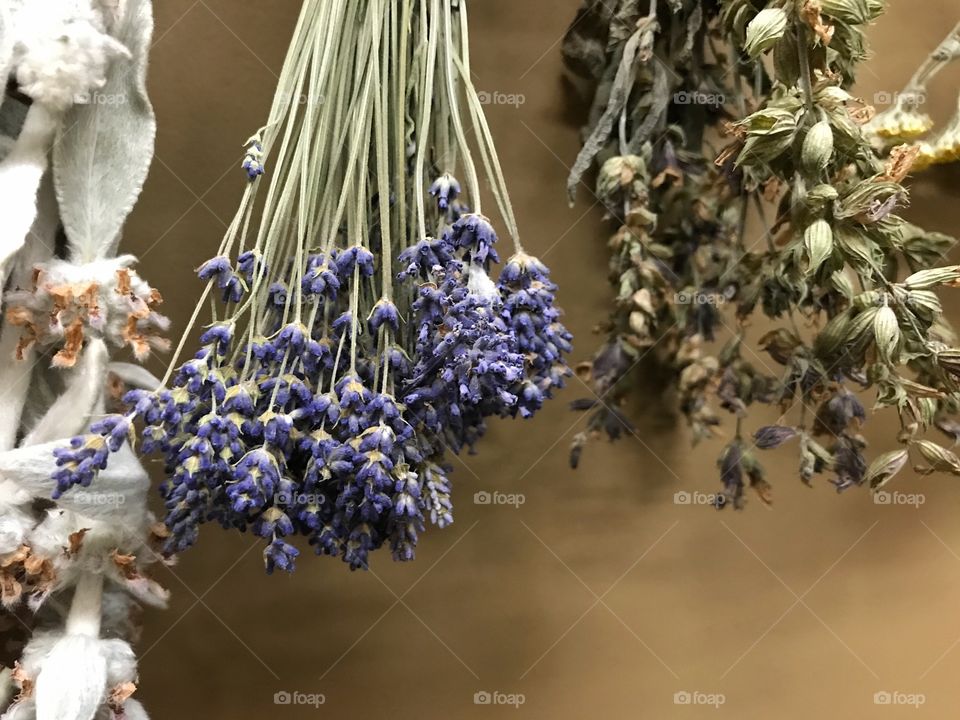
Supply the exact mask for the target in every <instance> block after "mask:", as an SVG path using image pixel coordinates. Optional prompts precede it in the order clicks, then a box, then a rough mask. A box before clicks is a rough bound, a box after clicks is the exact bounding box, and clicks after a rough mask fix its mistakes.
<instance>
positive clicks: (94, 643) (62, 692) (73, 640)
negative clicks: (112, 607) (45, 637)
mask: <svg viewBox="0 0 960 720" xmlns="http://www.w3.org/2000/svg"><path fill="white" fill-rule="evenodd" d="M100 644H101V641H100V640H98V639H97V638H92V637H86V636H83V635H66V636H64V637H62V638H60V640H58V641H57V643H56V644H55V645H54V646H53V648H52V649H51V650H50V652H49V654H48V655H47V656H46V657H45V658H43V660H42V661H41V663H40V674H39V675H38V676H37V681H36V687H35V689H34V693H35V697H36V704H37V720H93V717H94V716H95V715H96V713H97V710H98V709H99V707H100V705H101V704H102V703H103V702H104V700H105V697H106V687H107V661H106V659H105V658H104V656H103V654H102V653H101V648H100Z"/></svg>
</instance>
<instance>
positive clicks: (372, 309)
mask: <svg viewBox="0 0 960 720" xmlns="http://www.w3.org/2000/svg"><path fill="white" fill-rule="evenodd" d="M470 77H471V76H470V55H469V40H468V22H467V3H465V2H462V1H458V0H389V1H388V0H361V1H359V2H354V1H351V2H345V1H344V0H308V1H307V2H304V4H303V9H302V12H301V15H300V18H299V21H298V24H297V27H296V30H295V33H294V37H293V41H292V43H291V46H290V50H289V53H288V56H287V59H286V62H285V65H284V68H283V71H282V74H281V77H280V81H279V86H278V88H277V93H276V96H275V99H274V103H273V107H272V109H271V111H270V115H269V117H268V119H267V122H266V124H265V125H264V127H263V128H261V129H260V130H259V131H258V132H256V133H255V134H254V135H253V136H252V137H251V138H250V140H249V141H248V142H247V144H246V154H245V156H244V159H243V170H244V171H245V173H246V178H247V180H248V184H247V186H246V189H245V192H244V195H243V198H242V200H241V202H240V207H239V210H238V211H237V214H236V217H235V218H234V220H233V222H232V223H231V225H230V227H229V230H228V232H227V233H226V236H225V237H224V238H223V241H222V243H221V244H220V247H219V248H218V249H217V251H216V253H215V254H214V256H213V257H212V258H211V259H210V260H208V261H206V262H205V263H203V265H202V266H201V267H200V268H199V271H198V273H199V276H200V278H201V279H202V280H203V281H205V282H206V287H205V289H204V291H203V293H202V295H201V298H200V301H199V302H198V304H197V309H196V311H195V313H194V315H193V318H192V320H191V322H190V325H189V327H188V328H187V332H189V330H190V328H191V327H193V326H194V325H195V324H196V323H198V322H203V323H204V325H205V328H204V332H203V334H202V337H201V340H200V344H201V346H200V348H199V350H198V351H197V352H196V353H195V354H194V356H193V358H192V359H189V360H186V361H185V362H182V363H180V364H178V363H179V358H180V355H181V351H182V350H183V349H184V348H185V346H186V343H187V342H188V337H187V335H186V334H185V335H184V339H183V340H182V341H181V342H180V345H179V347H178V349H177V351H176V353H175V358H174V361H173V363H172V365H171V369H170V371H169V372H168V373H167V377H166V378H165V379H164V383H163V385H164V386H166V385H169V386H170V387H169V389H167V388H166V387H161V388H159V389H155V390H152V391H139V392H132V393H131V394H130V395H128V397H127V401H128V403H129V405H130V411H129V412H128V413H126V414H124V415H114V416H111V417H108V418H107V419H106V420H104V421H103V422H101V423H100V424H98V425H97V426H96V427H95V428H94V432H93V434H91V435H89V436H86V437H80V438H77V439H76V440H75V441H74V443H73V446H72V447H71V448H66V449H60V450H58V451H57V462H58V465H59V466H60V469H59V470H58V471H57V472H56V474H55V477H56V481H57V491H56V495H57V496H58V497H64V498H68V497H70V495H71V494H72V493H74V492H77V491H78V490H77V489H76V488H77V486H81V487H85V486H90V487H93V488H96V487H98V486H99V483H100V482H101V480H99V479H97V475H98V473H99V474H100V475H102V473H103V472H109V468H110V467H111V466H112V463H113V460H112V459H111V457H110V456H111V453H112V452H113V451H114V450H116V448H119V447H122V446H124V444H125V443H126V442H127V441H128V439H129V438H131V437H133V434H134V432H135V429H134V428H135V423H137V422H141V421H142V422H143V424H144V425H145V428H144V430H143V443H142V446H141V447H142V449H143V451H144V452H147V453H158V454H160V455H161V456H163V458H164V462H165V466H166V472H167V475H168V478H167V480H166V482H165V483H164V484H163V487H162V493H163V497H164V499H165V501H166V507H167V517H166V527H167V532H168V534H169V537H168V538H167V541H166V545H165V551H166V552H167V553H174V552H179V551H182V550H184V549H186V548H187V547H189V546H191V545H193V544H194V543H195V542H196V540H197V538H198V534H199V531H200V526H201V525H202V524H204V523H206V522H209V521H215V522H217V523H219V524H220V525H221V526H222V527H224V528H232V529H236V530H240V531H250V532H253V533H255V534H256V535H259V536H261V537H262V538H263V539H264V541H265V548H264V563H265V566H266V569H267V571H268V572H272V571H273V570H274V569H281V570H292V569H293V567H294V562H295V559H296V558H297V557H298V555H299V554H300V549H299V548H298V547H296V546H295V545H294V544H293V540H294V538H295V537H298V536H299V537H303V538H305V539H306V540H307V542H308V543H309V545H311V546H312V547H313V548H314V550H315V551H316V552H317V553H318V554H325V555H332V556H336V557H340V558H342V559H343V561H345V562H346V563H348V564H349V566H350V567H351V568H366V567H367V564H368V561H369V553H370V552H371V551H373V550H376V549H377V548H379V547H381V546H382V545H384V544H388V545H389V546H390V549H391V551H392V554H393V556H394V558H395V559H397V560H409V559H412V558H413V556H414V550H415V547H416V545H417V541H418V537H419V534H420V532H421V531H422V530H423V529H424V526H425V524H426V523H427V522H431V523H433V524H436V525H438V526H440V527H443V526H445V525H447V524H449V523H450V522H451V521H452V506H451V487H450V482H449V479H448V473H449V471H450V468H449V466H448V462H447V457H448V453H449V452H460V451H461V450H463V449H464V448H469V449H471V450H472V449H473V446H474V444H475V443H476V442H477V441H478V440H479V439H480V437H481V435H482V434H483V432H484V429H485V427H486V425H485V423H486V419H487V418H489V417H504V418H506V417H516V416H520V417H523V418H527V417H530V416H531V415H533V414H534V413H535V412H536V411H537V410H538V409H539V408H540V406H541V404H542V403H543V401H544V400H545V399H547V398H548V397H550V395H551V393H552V391H553V389H554V388H556V387H558V386H559V385H561V384H562V381H563V378H564V376H565V375H566V374H567V372H568V370H567V367H566V364H565V362H564V360H563V355H564V353H565V352H567V351H568V350H569V339H570V338H569V334H568V333H567V331H566V330H565V329H564V327H563V326H562V324H561V323H560V313H559V310H558V309H557V308H556V307H555V305H554V291H555V286H554V285H553V284H552V283H551V281H550V279H549V275H548V271H547V268H546V267H545V266H544V265H543V264H542V263H541V262H540V261H539V260H537V259H536V258H534V257H532V256H530V255H528V254H527V253H525V252H524V250H523V247H522V246H521V244H520V239H519V234H518V229H517V223H516V220H515V218H514V214H513V210H512V208H511V205H510V202H509V199H508V196H507V191H506V188H505V184H504V178H503V173H502V172H501V170H500V166H499V163H498V159H497V153H496V149H495V147H494V145H493V142H492V138H491V134H490V131H489V129H488V127H487V124H486V121H485V119H484V116H483V113H482V109H481V104H480V102H479V100H478V97H477V94H476V92H475V91H474V88H473V86H472V84H471V79H470ZM471 136H472V137H471ZM471 140H472V142H471ZM482 177H483V178H486V179H487V180H488V181H489V187H490V194H491V196H492V198H493V202H494V204H495V205H496V208H497V210H498V211H499V215H500V217H501V218H502V220H503V224H504V227H505V228H506V230H507V232H508V234H509V235H510V237H511V248H510V254H509V257H508V259H507V260H506V262H505V264H504V265H503V267H502V269H501V270H500V272H499V274H497V273H496V272H495V267H496V266H497V265H498V263H499V262H500V258H499V255H498V252H497V249H496V247H495V246H496V244H497V239H498V238H497V234H496V232H495V230H494V227H493V224H492V222H491V221H490V220H489V219H488V218H487V217H486V216H485V215H484V213H483V207H482V202H483V201H484V199H485V198H484V193H482V192H481V178H482ZM211 300H212V307H213V314H212V317H207V318H206V319H205V320H203V321H202V320H201V317H202V316H203V314H204V313H206V312H208V307H210V304H209V303H208V301H211ZM105 468H106V469H105Z"/></svg>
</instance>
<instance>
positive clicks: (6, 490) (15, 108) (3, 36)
mask: <svg viewBox="0 0 960 720" xmlns="http://www.w3.org/2000/svg"><path fill="white" fill-rule="evenodd" d="M152 28H153V21H152V8H151V3H150V0H126V1H125V2H123V3H120V4H118V3H116V2H106V0H103V1H101V0H93V1H88V2H82V1H79V0H69V1H57V2H52V1H51V2H42V3H40V2H33V1H32V0H30V1H25V0H19V1H14V2H5V3H2V4H0V70H2V71H3V74H4V77H9V78H10V85H9V86H8V88H7V93H6V95H5V96H4V97H3V98H2V100H0V102H2V105H0V129H2V138H0V158H2V159H0V205H2V213H0V225H2V232H0V276H2V278H0V282H2V292H3V296H2V305H3V313H4V315H3V320H2V328H0V353H2V361H0V601H2V604H3V611H2V616H3V621H4V625H3V627H4V631H3V634H2V639H3V641H4V642H3V656H2V658H0V663H2V666H3V670H2V672H0V709H2V710H3V711H4V714H3V715H2V717H3V718H5V719H9V720H27V719H33V718H37V720H91V719H92V718H94V717H96V718H98V719H107V718H120V717H123V718H127V719H128V720H138V719H143V718H146V714H145V713H144V711H143V708H142V707H141V705H140V704H139V703H138V702H137V701H136V700H133V699H131V698H130V696H131V694H132V693H133V692H134V691H135V690H136V685H135V684H134V683H135V681H136V677H137V672H136V659H135V656H134V653H133V650H132V649H131V647H130V645H129V644H128V640H129V639H130V638H131V637H132V636H133V635H135V633H136V627H135V622H134V621H133V619H132V618H133V614H134V612H135V611H136V609H137V606H138V605H139V604H144V603H145V604H148V605H153V606H158V607H163V606H165V604H166V601H167V593H166V591H165V590H163V589H162V588H161V587H160V586H159V585H158V584H157V583H156V582H154V581H152V580H151V579H149V577H148V576H147V575H146V567H147V566H148V565H149V564H150V563H152V562H154V561H155V560H157V559H159V558H160V555H159V554H157V552H156V551H155V550H154V549H153V548H152V547H151V543H152V542H154V541H155V540H156V537H155V536H154V535H153V533H152V529H151V528H152V527H153V526H154V525H155V523H154V518H153V517H152V515H151V514H150V512H149V511H148V509H147V491H148V488H149V480H148V478H147V475H146V473H145V471H144V470H143V468H142V466H141V465H140V463H139V461H138V460H137V458H136V456H135V455H134V453H133V451H132V449H131V447H130V445H129V444H128V443H121V444H118V445H117V447H116V451H117V452H116V458H115V462H114V463H113V464H111V466H110V468H109V469H107V470H105V471H104V473H103V474H102V476H101V478H100V483H99V484H98V486H97V488H96V489H95V490H93V489H90V490H83V491H80V492H76V493H72V494H71V495H69V496H65V497H59V498H58V499H57V500H56V501H53V500H52V499H51V498H52V496H53V495H54V494H55V491H56V489H57V483H56V482H55V481H54V480H53V479H52V474H53V472H54V471H55V470H56V463H55V459H54V457H53V452H54V449H55V448H58V447H61V446H62V445H63V444H64V443H66V442H68V440H69V438H71V437H72V436H75V435H77V434H78V433H83V432H85V431H86V430H87V428H88V427H89V426H90V424H91V422H93V421H95V420H96V419H97V418H99V417H101V416H102V415H103V414H104V413H105V412H106V411H107V409H108V408H109V407H111V406H112V405H115V404H116V400H117V395H118V394H122V392H123V388H124V387H125V386H130V387H137V386H140V387H154V386H155V384H156V383H157V382H158V381H157V380H156V379H155V378H153V376H152V375H150V374H149V373H148V372H147V371H146V370H144V369H143V368H142V367H140V366H139V365H137V364H130V363H127V362H123V361H122V360H123V357H124V355H126V354H127V351H126V350H125V348H129V349H130V350H132V352H133V356H134V358H135V359H136V360H138V361H140V360H144V359H145V358H146V357H147V356H148V355H149V353H150V351H151V349H154V348H156V349H162V348H163V347H164V345H165V342H164V341H163V340H162V339H161V338H160V336H159V333H160V332H162V331H163V330H164V329H165V327H166V320H165V319H164V318H163V317H162V316H161V315H159V314H158V312H157V306H158V305H159V303H160V296H159V295H158V294H157V292H156V291H155V290H153V289H152V288H150V287H149V286H148V285H147V283H146V282H144V281H143V280H142V279H141V278H140V277H139V275H138V274H137V272H136V271H135V270H134V267H133V266H134V264H135V262H136V258H134V257H132V256H129V255H121V256H117V248H118V243H119V241H120V238H121V236H122V229H123V225H124V222H125V220H126V217H127V215H128V213H129V212H130V210H131V208H132V206H133V204H134V202H135V201H136V198H137V196H138V195H139V193H140V189H141V187H142V185H143V182H144V180H145V178H146V174H147V169H148V167H149V165H150V161H151V158H152V155H153V141H154V132H155V123H154V116H153V111H152V108H151V106H150V102H149V100H148V99H147V95H146V91H145V84H144V81H145V76H146V65H147V54H148V50H149V45H150V37H151V33H152Z"/></svg>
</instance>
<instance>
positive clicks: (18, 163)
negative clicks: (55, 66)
mask: <svg viewBox="0 0 960 720" xmlns="http://www.w3.org/2000/svg"><path fill="white" fill-rule="evenodd" d="M59 120H60V115H59V113H56V112H54V111H52V110H50V109H49V108H47V107H45V106H44V105H42V104H40V103H36V102H35V103H34V104H33V105H32V106H31V107H30V110H29V111H28V112H27V117H26V120H25V121H24V123H23V129H22V130H21V131H20V136H19V137H18V138H17V143H16V145H14V146H13V150H11V151H10V154H9V155H7V157H6V159H5V160H4V161H3V162H2V163H0V198H2V205H0V209H2V213H0V279H2V280H3V281H4V282H5V281H6V278H7V273H8V271H9V266H10V260H11V259H12V258H13V256H14V255H16V254H17V252H18V251H19V250H20V248H22V247H23V244H24V242H25V241H26V237H27V233H28V232H29V231H30V228H31V226H32V225H33V222H34V220H36V217H37V191H38V190H39V188H40V181H41V180H42V179H43V174H44V173H45V172H46V170H47V154H48V152H49V150H50V146H51V144H52V143H53V137H54V134H55V133H56V131H57V126H58V125H59Z"/></svg>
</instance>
